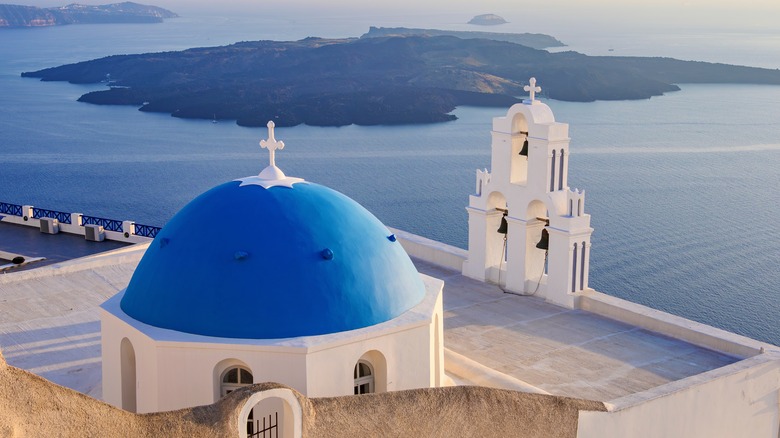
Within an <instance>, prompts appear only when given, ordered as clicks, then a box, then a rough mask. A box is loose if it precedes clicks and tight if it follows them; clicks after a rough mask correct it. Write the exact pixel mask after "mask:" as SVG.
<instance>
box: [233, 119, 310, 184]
mask: <svg viewBox="0 0 780 438" xmlns="http://www.w3.org/2000/svg"><path fill="white" fill-rule="evenodd" d="M267 126H268V139H266V140H260V147H261V148H263V149H268V167H266V168H265V169H263V171H262V172H260V174H259V175H257V176H249V177H246V178H241V179H237V180H236V181H241V185H240V187H243V186H246V185H257V186H261V187H263V188H266V189H268V188H271V187H276V186H280V187H289V188H292V186H293V184H295V183H300V182H305V181H304V180H303V179H302V178H293V177H289V176H286V175H285V174H284V172H282V169H280V168H278V167H276V151H277V150H282V149H284V142H283V141H278V140H276V136H275V135H274V127H276V124H274V122H273V121H269V122H268V125H267Z"/></svg>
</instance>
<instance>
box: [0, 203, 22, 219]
mask: <svg viewBox="0 0 780 438" xmlns="http://www.w3.org/2000/svg"><path fill="white" fill-rule="evenodd" d="M0 214H10V215H11V216H22V206H21V205H16V204H6V203H5V202H0Z"/></svg>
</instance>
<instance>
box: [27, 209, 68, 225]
mask: <svg viewBox="0 0 780 438" xmlns="http://www.w3.org/2000/svg"><path fill="white" fill-rule="evenodd" d="M42 217H50V218H52V219H57V220H58V221H59V222H60V223H61V224H69V223H70V213H65V212H64V211H55V210H44V209H43V208H35V207H33V219H40V218H42Z"/></svg>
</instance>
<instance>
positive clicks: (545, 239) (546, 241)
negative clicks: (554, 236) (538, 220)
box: [536, 229, 550, 251]
mask: <svg viewBox="0 0 780 438" xmlns="http://www.w3.org/2000/svg"><path fill="white" fill-rule="evenodd" d="M536 247H537V248H539V249H543V250H545V251H547V250H548V249H549V248H550V233H548V232H547V230H546V229H542V238H541V239H539V243H537V244H536Z"/></svg>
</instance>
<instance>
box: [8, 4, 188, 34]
mask: <svg viewBox="0 0 780 438" xmlns="http://www.w3.org/2000/svg"><path fill="white" fill-rule="evenodd" d="M176 17H178V15H176V14H175V13H173V12H171V11H169V10H167V9H163V8H158V7H157V6H147V5H141V4H138V3H132V2H124V3H113V4H109V5H100V6H91V5H79V4H76V3H73V4H70V5H67V6H60V7H54V8H38V7H35V6H19V5H7V4H0V28H4V27H6V28H9V27H44V26H61V25H65V24H95V23H160V22H162V21H163V19H165V18H176Z"/></svg>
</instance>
